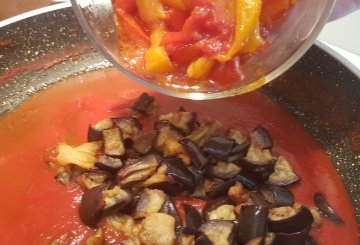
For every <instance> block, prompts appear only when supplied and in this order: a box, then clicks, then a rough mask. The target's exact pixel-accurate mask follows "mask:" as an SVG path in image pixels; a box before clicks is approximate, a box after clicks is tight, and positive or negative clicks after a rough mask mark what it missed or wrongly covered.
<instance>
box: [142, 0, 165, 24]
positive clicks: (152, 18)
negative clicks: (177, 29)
mask: <svg viewBox="0 0 360 245" xmlns="http://www.w3.org/2000/svg"><path fill="white" fill-rule="evenodd" d="M136 6H137V9H138V11H139V16H140V19H141V20H142V21H144V22H145V24H147V25H148V27H149V28H150V29H152V28H153V27H154V26H157V25H158V24H159V23H161V22H162V21H163V20H164V19H165V18H166V13H165V10H164V8H163V6H162V4H161V2H160V1H159V0H136Z"/></svg>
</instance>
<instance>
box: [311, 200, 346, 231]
mask: <svg viewBox="0 0 360 245" xmlns="http://www.w3.org/2000/svg"><path fill="white" fill-rule="evenodd" d="M314 203H315V205H316V207H317V208H318V209H319V210H320V212H321V213H322V214H324V215H325V217H327V218H328V219H329V220H331V221H332V222H334V223H335V224H337V225H341V224H344V223H345V222H344V220H343V219H342V218H341V217H340V216H339V215H338V214H337V213H336V211H335V210H334V209H333V208H332V207H331V206H330V204H329V203H328V201H327V200H326V199H325V197H324V196H323V195H322V194H320V193H316V194H315V195H314Z"/></svg>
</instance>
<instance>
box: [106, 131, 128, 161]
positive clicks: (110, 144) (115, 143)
mask: <svg viewBox="0 0 360 245" xmlns="http://www.w3.org/2000/svg"><path fill="white" fill-rule="evenodd" d="M102 134H103V139H104V152H105V154H106V155H108V156H115V157H119V156H122V155H123V154H124V153H125V146H124V141H123V139H122V136H121V132H120V129H119V128H111V129H105V130H103V131H102Z"/></svg>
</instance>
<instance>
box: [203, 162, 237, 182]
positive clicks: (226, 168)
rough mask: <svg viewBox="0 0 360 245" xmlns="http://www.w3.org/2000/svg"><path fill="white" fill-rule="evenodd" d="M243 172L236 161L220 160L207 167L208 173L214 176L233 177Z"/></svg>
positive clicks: (220, 177)
mask: <svg viewBox="0 0 360 245" xmlns="http://www.w3.org/2000/svg"><path fill="white" fill-rule="evenodd" d="M240 172H241V168H240V167H239V166H238V165H236V164H235V163H231V162H229V163H227V162H218V163H217V164H215V165H210V166H209V167H207V169H206V174H207V175H208V176H209V177H212V178H219V179H231V178H234V177H235V176H236V175H238V174H239V173H240Z"/></svg>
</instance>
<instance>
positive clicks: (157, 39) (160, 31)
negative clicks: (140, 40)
mask: <svg viewBox="0 0 360 245" xmlns="http://www.w3.org/2000/svg"><path fill="white" fill-rule="evenodd" d="M164 35H165V31H164V28H162V27H159V28H156V29H155V30H154V31H153V32H151V35H150V43H151V46H152V47H158V46H160V44H161V41H162V39H163V37H164Z"/></svg>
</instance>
